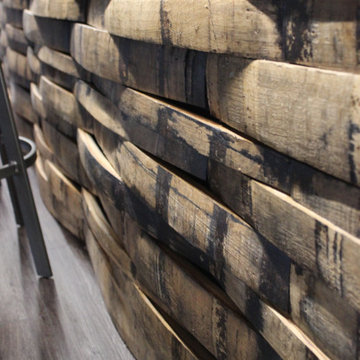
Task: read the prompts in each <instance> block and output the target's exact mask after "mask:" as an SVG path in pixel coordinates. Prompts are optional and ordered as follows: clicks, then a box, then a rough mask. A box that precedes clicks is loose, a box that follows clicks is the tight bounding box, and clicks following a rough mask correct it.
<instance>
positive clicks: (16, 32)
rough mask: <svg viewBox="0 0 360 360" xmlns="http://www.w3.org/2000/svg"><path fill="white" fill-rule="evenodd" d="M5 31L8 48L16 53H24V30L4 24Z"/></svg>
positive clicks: (26, 44) (26, 43) (25, 42)
mask: <svg viewBox="0 0 360 360" xmlns="http://www.w3.org/2000/svg"><path fill="white" fill-rule="evenodd" d="M5 32H6V35H7V39H8V43H9V46H10V48H11V49H12V50H14V51H16V52H18V53H21V54H24V55H26V51H27V47H28V41H27V39H26V37H25V34H24V30H22V29H19V28H16V27H15V26H13V25H10V24H6V25H5Z"/></svg>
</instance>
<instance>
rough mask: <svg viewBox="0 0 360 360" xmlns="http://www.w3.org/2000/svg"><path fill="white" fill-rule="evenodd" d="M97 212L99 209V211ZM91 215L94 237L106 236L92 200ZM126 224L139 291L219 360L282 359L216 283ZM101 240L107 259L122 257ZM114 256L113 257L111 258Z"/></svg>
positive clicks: (126, 221)
mask: <svg viewBox="0 0 360 360" xmlns="http://www.w3.org/2000/svg"><path fill="white" fill-rule="evenodd" d="M96 206H97V207H98V209H95V207H96ZM86 209H87V211H86V216H87V219H88V220H87V221H88V223H89V220H90V221H91V220H92V224H91V225H90V227H91V229H92V231H93V233H95V232H96V233H97V234H99V233H100V234H101V227H100V225H103V224H104V223H106V220H105V218H104V216H103V215H102V216H101V213H100V212H101V210H100V208H99V205H96V200H95V199H89V196H88V197H87V200H86ZM99 213H100V214H99ZM89 217H92V218H94V217H100V219H89ZM119 220H120V219H119ZM123 222H124V227H125V230H124V234H123V236H121V239H122V240H123V243H124V246H125V248H126V250H127V252H128V253H129V255H130V258H131V259H132V265H131V266H130V269H131V273H132V274H133V276H134V278H136V279H137V280H138V281H139V284H140V287H141V288H142V289H144V291H145V293H146V294H149V296H150V298H151V299H152V300H153V301H154V302H155V303H156V304H158V305H159V306H160V307H161V308H162V309H163V311H165V312H166V313H167V314H168V315H169V316H171V318H172V319H174V320H175V321H176V322H177V323H179V324H180V325H181V326H182V327H183V328H184V329H186V330H188V331H189V332H190V333H191V334H192V335H193V336H194V338H196V339H198V340H199V341H200V343H202V344H203V345H204V346H205V347H206V348H207V349H208V350H209V351H210V352H211V353H212V354H213V355H214V356H215V357H216V358H217V359H218V358H224V359H238V358H247V359H258V358H264V357H265V356H267V358H268V359H271V358H274V359H279V357H278V355H277V354H276V353H275V352H274V351H273V350H272V349H271V348H270V347H269V345H268V344H266V343H265V342H264V340H263V339H262V338H261V337H259V335H257V334H256V332H254V330H253V329H252V328H250V327H249V325H248V324H247V323H246V322H245V320H244V318H243V317H242V316H241V315H240V314H238V313H236V307H235V306H234V305H233V304H232V302H231V301H230V299H228V298H227V297H226V295H225V294H224V293H222V291H221V290H220V289H218V288H217V287H216V286H215V284H214V283H212V282H211V281H209V280H208V278H206V277H205V276H203V275H201V273H200V272H199V271H198V270H196V269H195V268H194V267H192V266H191V265H190V264H188V263H187V262H186V261H181V259H180V258H179V257H177V256H176V255H175V254H173V253H171V252H169V251H167V250H166V249H164V248H160V247H158V245H157V244H156V243H155V242H154V241H153V240H152V239H151V238H150V237H149V236H148V235H146V234H145V233H144V232H142V231H141V230H140V229H139V227H138V226H137V225H136V223H134V222H133V221H131V220H130V219H129V218H124V220H123ZM99 223H100V224H99ZM99 227H100V229H99ZM94 228H95V229H94ZM96 228H97V229H96ZM93 229H94V230H93ZM101 235H102V236H101V240H99V241H100V242H101V244H102V243H104V242H106V243H108V244H107V245H104V246H103V248H105V249H106V252H107V253H110V254H113V253H119V252H120V250H119V249H116V248H119V245H117V241H116V239H111V240H110V241H107V238H106V237H105V236H104V234H101ZM97 238H100V236H97ZM113 248H114V250H113ZM110 254H109V255H108V256H110V257H111V255H110ZM119 255H120V257H121V259H123V258H124V255H123V254H119ZM118 261H119V260H118ZM144 287H145V288H144ZM199 304H201V306H199ZM215 324H216V325H215Z"/></svg>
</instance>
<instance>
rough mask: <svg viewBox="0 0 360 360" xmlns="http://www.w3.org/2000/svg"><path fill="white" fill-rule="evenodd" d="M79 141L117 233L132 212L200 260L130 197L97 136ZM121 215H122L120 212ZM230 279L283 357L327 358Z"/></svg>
mask: <svg viewBox="0 0 360 360" xmlns="http://www.w3.org/2000/svg"><path fill="white" fill-rule="evenodd" d="M78 141H79V143H78V144H79V150H80V158H81V160H82V162H83V164H84V167H85V170H88V175H89V177H90V179H91V180H92V181H93V182H94V185H95V186H98V188H101V190H102V191H101V192H99V195H100V197H101V200H102V204H103V206H104V207H105V210H106V213H107V216H108V217H109V219H110V221H111V223H112V226H113V227H114V229H115V230H116V233H118V234H121V233H123V226H122V225H121V221H119V215H118V213H119V211H120V212H123V211H125V212H129V215H130V216H131V217H133V218H134V219H135V220H137V221H138V223H139V225H140V226H142V227H143V228H144V229H146V230H147V231H148V232H149V233H152V234H153V235H155V237H156V238H158V239H159V240H162V241H163V242H166V241H167V242H168V243H170V246H171V247H172V248H173V249H174V250H177V251H179V252H181V253H183V254H184V255H185V256H186V257H190V258H192V259H191V260H192V261H194V262H196V260H197V254H196V249H195V248H192V249H188V248H187V247H186V245H184V244H183V243H184V241H183V240H182V239H181V238H180V237H179V236H177V235H176V233H174V232H171V231H169V230H168V229H167V228H166V227H165V226H164V224H161V223H160V226H161V228H160V229H161V231H159V232H158V233H156V231H157V227H158V226H159V221H158V220H157V219H156V218H155V217H154V215H153V214H152V213H151V212H148V209H146V205H144V204H139V202H138V203H136V199H135V198H134V197H133V198H130V196H131V194H129V192H128V190H127V189H126V187H125V185H124V183H123V181H122V179H121V178H120V177H119V175H118V174H117V173H116V172H115V170H114V169H113V168H112V167H111V165H110V164H109V162H108V161H107V160H106V159H105V157H104V155H103V153H102V152H101V150H100V149H99V148H98V146H97V145H96V144H95V142H94V140H92V139H91V137H89V135H86V134H85V133H84V132H82V131H80V132H79V136H78ZM110 199H111V200H110ZM121 217H122V215H120V218H121ZM146 222H147V223H146ZM162 237H163V239H162ZM227 280H228V281H227V282H226V283H225V285H224V289H225V291H226V292H227V293H228V294H229V295H230V296H231V298H232V300H233V301H234V302H235V303H236V305H237V306H238V307H239V309H240V310H241V312H242V313H243V314H244V315H245V316H246V318H247V319H248V320H249V321H250V322H251V324H252V325H253V326H254V327H255V329H257V331H259V333H260V334H262V335H263V337H264V338H265V339H266V340H267V341H268V342H269V344H270V345H271V346H272V347H273V348H274V349H275V350H276V351H277V352H278V353H279V354H280V355H281V356H282V357H283V358H286V359H307V358H308V355H309V353H311V354H313V356H314V357H315V358H320V359H321V358H323V357H322V356H323V355H321V352H320V353H319V352H318V350H316V348H314V347H313V345H312V343H311V341H309V340H308V339H307V338H306V337H305V336H304V335H303V334H302V332H301V331H299V329H298V328H297V327H295V326H294V325H293V324H292V323H291V322H290V321H289V320H287V319H286V318H284V317H283V316H281V315H280V314H279V313H278V312H277V311H275V310H274V309H273V308H271V307H270V306H269V305H267V304H266V303H265V302H263V301H262V300H261V299H259V297H258V296H257V295H256V294H255V293H254V292H253V291H252V290H251V289H250V288H248V287H247V286H246V285H245V284H244V283H242V282H241V281H238V280H236V279H235V280H234V279H231V278H230V277H228V279H227ZM275 329H276V330H275Z"/></svg>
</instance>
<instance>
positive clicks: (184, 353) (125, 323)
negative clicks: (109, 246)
mask: <svg viewBox="0 0 360 360" xmlns="http://www.w3.org/2000/svg"><path fill="white" fill-rule="evenodd" d="M85 236H86V244H87V248H88V251H89V255H90V259H91V261H92V264H93V267H94V270H95V274H96V276H97V278H98V282H99V285H100V288H101V291H102V294H103V297H104V301H105V304H106V306H107V309H108V311H109V313H110V315H111V317H112V320H113V322H114V324H115V326H116V328H117V330H118V331H119V333H120V335H121V337H122V339H124V341H125V342H126V344H127V346H128V347H129V349H130V351H131V352H132V353H133V354H134V356H135V357H136V358H137V359H140V360H141V359H149V360H158V359H159V360H167V359H174V360H175V359H179V360H190V359H191V360H195V359H204V360H205V359H211V357H210V358H209V357H200V356H196V355H195V354H194V352H193V349H191V348H190V346H188V344H186V343H185V342H184V341H183V340H182V338H181V337H180V336H179V335H178V334H177V333H176V332H175V331H174V329H173V328H172V327H171V325H170V324H169V323H168V322H167V321H166V320H165V319H164V317H163V316H162V315H161V314H160V313H159V311H158V310H157V309H156V308H155V307H154V305H153V304H152V303H151V302H150V300H149V299H148V298H147V297H146V295H145V294H144V293H143V292H142V291H141V290H140V289H139V288H138V287H137V286H136V285H135V284H134V283H133V282H132V280H131V279H130V278H129V277H128V276H127V275H126V274H125V273H124V272H123V270H122V269H120V268H118V271H117V274H116V280H115V279H114V275H113V272H114V269H113V268H114V265H112V264H111V262H110V261H109V259H108V258H107V257H106V255H105V254H104V252H103V250H102V249H101V248H100V246H99V245H98V244H97V241H96V239H95V238H94V235H93V234H92V233H91V231H90V230H89V229H88V228H85ZM140 314H141V315H140ZM207 356H208V355H207Z"/></svg>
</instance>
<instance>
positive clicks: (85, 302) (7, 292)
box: [0, 169, 134, 360]
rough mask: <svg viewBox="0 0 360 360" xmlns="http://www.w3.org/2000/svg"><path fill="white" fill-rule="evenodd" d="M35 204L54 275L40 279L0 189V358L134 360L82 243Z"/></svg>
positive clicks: (34, 183) (35, 189)
mask: <svg viewBox="0 0 360 360" xmlns="http://www.w3.org/2000/svg"><path fill="white" fill-rule="evenodd" d="M29 176H30V179H31V183H32V188H33V193H34V197H35V202H36V205H37V209H38V213H39V217H40V222H41V226H42V230H43V233H44V237H45V241H46V245H47V249H48V253H49V258H50V262H51V265H52V269H53V273H54V276H53V278H52V279H39V278H38V277H37V276H36V273H35V271H34V268H33V264H32V258H31V254H30V251H29V246H28V242H27V239H26V235H25V232H24V230H23V229H18V228H17V227H16V224H15V220H14V214H13V210H12V206H11V203H10V198H9V194H8V189H7V186H6V183H5V181H2V186H1V187H0V244H1V247H0V359H1V360H22V359H24V360H25V359H26V360H31V359H34V360H38V359H44V360H51V359H66V360H72V359H76V360H77V359H79V360H80V359H81V360H86V359H106V360H112V359H125V360H128V359H129V360H130V359H134V357H133V356H132V355H131V353H130V352H129V350H128V349H127V347H126V345H125V344H124V342H123V341H122V339H121V338H120V336H119V335H118V333H117V332H116V330H115V327H114V325H113V324H112V322H111V319H110V317H109V315H108V313H107V311H106V308H105V305H104V302H103V300H102V297H101V294H100V290H99V288H98V286H97V284H96V279H95V275H94V272H93V270H92V267H91V264H90V261H89V257H88V254H87V252H86V249H85V247H84V245H83V244H81V243H79V241H78V240H77V239H75V238H74V237H72V236H71V235H70V234H69V233H68V232H66V230H64V229H62V228H61V227H60V226H59V224H58V223H57V222H56V221H55V220H54V219H53V218H52V216H51V215H50V214H49V212H48V211H47V209H46V208H45V206H44V205H43V203H42V201H41V198H40V195H39V190H38V186H37V181H36V176H35V174H34V171H33V169H29Z"/></svg>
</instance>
